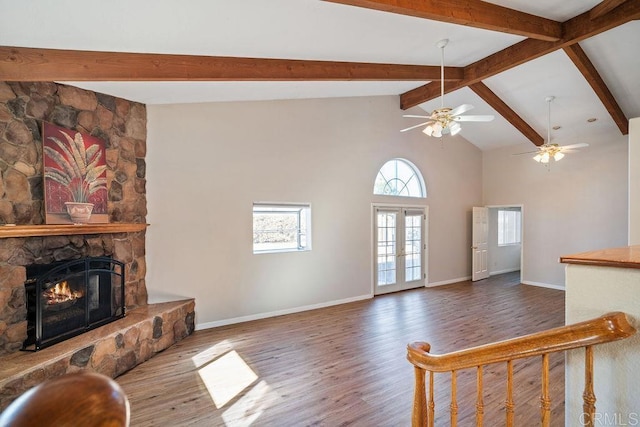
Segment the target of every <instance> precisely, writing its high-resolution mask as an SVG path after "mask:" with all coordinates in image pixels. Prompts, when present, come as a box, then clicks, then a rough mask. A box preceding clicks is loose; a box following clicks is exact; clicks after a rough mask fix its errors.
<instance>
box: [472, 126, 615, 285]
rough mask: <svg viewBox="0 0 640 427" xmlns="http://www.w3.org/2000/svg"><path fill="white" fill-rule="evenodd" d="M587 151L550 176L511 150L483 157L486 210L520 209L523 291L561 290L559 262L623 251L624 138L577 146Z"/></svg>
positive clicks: (520, 148)
mask: <svg viewBox="0 0 640 427" xmlns="http://www.w3.org/2000/svg"><path fill="white" fill-rule="evenodd" d="M581 141H582V142H587V143H589V144H590V146H589V147H587V148H584V149H581V150H580V151H577V152H574V153H571V154H567V155H566V157H565V158H564V159H563V160H562V161H560V162H558V163H553V164H551V169H550V170H547V169H546V168H545V167H544V166H542V165H540V164H538V163H536V162H534V161H533V160H532V159H531V157H532V156H529V155H518V156H514V155H512V154H513V153H520V152H522V151H526V150H527V149H528V148H531V147H523V146H515V147H508V148H504V149H499V150H494V151H488V152H485V153H483V154H484V157H483V158H484V161H483V162H484V167H483V187H484V203H485V204H486V205H523V245H524V246H523V265H522V270H521V271H522V273H521V274H522V280H523V282H525V283H531V284H540V285H551V286H554V287H563V286H564V267H563V266H562V265H561V264H559V263H558V259H559V257H560V256H561V255H566V254H572V253H576V252H581V251H586V250H593V249H598V248H606V247H616V246H624V245H626V243H627V189H628V183H627V161H628V154H627V137H625V136H623V135H619V136H617V137H614V138H611V137H600V136H599V135H597V134H592V135H588V136H585V137H584V138H581Z"/></svg>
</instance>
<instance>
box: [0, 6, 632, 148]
mask: <svg viewBox="0 0 640 427" xmlns="http://www.w3.org/2000/svg"><path fill="white" fill-rule="evenodd" d="M0 10H2V14H0V45H2V46H0V80H14V81H20V80H40V81H61V82H69V83H70V84H73V85H76V86H80V87H85V88H87V89H91V90H95V91H98V92H103V93H109V94H112V95H116V96H121V97H124V98H127V99H131V100H136V101H139V102H143V103H146V104H162V103H183V102H216V101H243V100H264V99H293V98H316V97H349V96H369V95H399V99H398V103H399V106H400V107H401V108H402V109H409V108H413V107H420V108H422V109H424V110H426V111H431V110H433V109H434V108H437V107H439V105H440V100H439V91H440V81H439V79H440V74H439V67H438V65H439V62H440V50H439V49H438V48H437V47H436V46H435V44H436V42H437V41H438V40H440V39H443V38H448V39H449V40H450V43H449V45H448V46H447V48H446V51H445V63H446V65H447V67H446V71H445V92H446V95H445V104H446V105H448V106H451V107H454V106H457V105H459V104H462V103H470V104H472V105H474V106H475V107H476V108H475V109H474V110H473V112H471V113H470V114H495V115H496V116H498V118H497V119H496V120H495V121H494V122H491V123H490V124H487V123H465V124H464V126H463V131H462V133H461V134H460V135H461V136H462V137H464V138H466V139H467V140H468V141H470V142H471V143H473V144H475V145H477V146H478V147H479V148H481V149H483V150H487V149H492V148H497V147H500V146H505V145H514V144H522V145H523V147H533V146H532V145H531V144H536V145H540V144H542V143H543V142H544V137H545V136H546V132H547V121H546V119H547V104H546V102H545V97H546V96H549V95H553V96H555V97H556V100H555V101H554V103H553V106H552V117H553V123H552V125H557V126H560V127H561V128H560V129H559V130H556V131H553V138H554V141H555V142H560V143H567V144H570V143H575V142H579V139H580V138H581V137H583V136H584V135H587V134H592V133H598V134H601V135H603V136H605V137H606V136H607V135H620V134H626V133H627V131H628V130H627V120H628V119H629V118H631V117H637V116H640V71H639V70H640V55H638V52H640V48H638V46H637V43H638V40H640V21H638V19H639V18H640V0H602V1H600V0H565V1H563V2H557V1H556V0H538V1H536V2H531V1H529V0H492V1H481V0H430V1H420V2H418V1H414V0H327V1H320V0H270V1H268V2H267V1H264V0H243V1H234V2H229V1H225V0H209V1H206V0H194V1H190V2H187V3H185V2H177V1H175V0H156V1H152V0H144V1H136V2H127V1H125V0H117V1H113V2H86V1H77V0H61V1H58V2H49V1H46V0H36V1H30V2H15V1H12V0H0ZM417 111H419V110H417ZM590 118H596V119H597V120H596V121H595V122H587V119H590ZM406 120H407V126H410V125H412V124H415V121H413V122H412V121H410V120H411V119H406ZM416 132H417V130H416ZM425 138H426V137H425ZM526 144H528V145H526Z"/></svg>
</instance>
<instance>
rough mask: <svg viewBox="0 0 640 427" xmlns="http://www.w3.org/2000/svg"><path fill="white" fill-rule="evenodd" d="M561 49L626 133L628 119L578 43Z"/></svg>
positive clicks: (621, 130)
mask: <svg viewBox="0 0 640 427" xmlns="http://www.w3.org/2000/svg"><path fill="white" fill-rule="evenodd" d="M563 49H564V51H565V53H566V54H567V56H568V57H569V58H570V59H571V61H573V63H574V64H575V66H576V67H577V68H578V70H580V72H581V73H582V75H583V76H584V78H585V79H586V80H587V82H588V83H589V85H590V86H591V88H592V89H593V91H594V92H595V93H596V95H598V98H600V101H602V104H603V105H604V107H605V108H606V109H607V111H608V112H609V114H610V115H611V118H612V119H613V121H614V122H616V125H618V128H619V129H620V132H622V134H623V135H627V134H628V133H629V120H628V119H627V117H626V116H625V114H624V112H623V111H622V108H620V105H618V102H617V101H616V99H615V97H614V96H613V94H612V93H611V91H610V90H609V88H608V87H607V84H606V83H605V82H604V80H603V79H602V77H601V76H600V73H598V70H597V69H596V67H595V66H594V65H593V63H592V62H591V60H590V59H589V57H588V56H587V54H586V53H585V51H584V50H583V49H582V47H580V45H579V44H578V43H576V44H573V45H571V46H566V47H564V48H563Z"/></svg>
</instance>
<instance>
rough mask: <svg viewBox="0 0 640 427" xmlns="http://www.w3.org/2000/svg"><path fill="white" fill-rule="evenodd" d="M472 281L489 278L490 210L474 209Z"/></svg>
mask: <svg viewBox="0 0 640 427" xmlns="http://www.w3.org/2000/svg"><path fill="white" fill-rule="evenodd" d="M471 234H472V240H473V245H472V246H471V251H472V254H471V259H472V266H471V280H473V281H476V280H480V279H486V278H487V277H489V209H488V208H484V207H474V208H473V230H472V232H471Z"/></svg>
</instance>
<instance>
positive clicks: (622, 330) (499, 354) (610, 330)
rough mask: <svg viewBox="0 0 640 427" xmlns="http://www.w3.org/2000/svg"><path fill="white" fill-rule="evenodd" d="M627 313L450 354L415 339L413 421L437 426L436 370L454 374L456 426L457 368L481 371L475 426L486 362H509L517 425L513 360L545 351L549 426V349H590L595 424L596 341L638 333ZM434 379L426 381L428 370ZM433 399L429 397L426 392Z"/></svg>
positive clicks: (509, 416)
mask: <svg viewBox="0 0 640 427" xmlns="http://www.w3.org/2000/svg"><path fill="white" fill-rule="evenodd" d="M635 332H636V330H635V328H634V327H633V326H632V325H631V324H630V323H629V321H628V319H627V317H626V314H625V313H620V312H614V313H608V314H605V315H604V316H601V317H598V318H596V319H592V320H588V321H585V322H581V323H576V324H573V325H567V326H562V327H559V328H554V329H549V330H546V331H543V332H538V333H535V334H530V335H525V336H522V337H518V338H513V339H509V340H505V341H499V342H495V343H491V344H486V345H481V346H478V347H473V348H469V349H465V350H460V351H454V352H451V353H446V354H440V355H437V354H430V353H429V351H430V350H431V345H430V344H428V343H425V342H414V343H411V344H409V345H408V346H407V359H408V360H409V362H411V363H412V364H413V366H414V372H415V390H414V401H413V412H412V417H411V422H412V426H414V427H418V426H420V427H422V426H429V427H433V425H434V415H435V401H434V373H436V372H439V373H441V372H450V373H451V404H450V415H451V426H455V425H456V424H457V412H458V404H457V402H456V393H457V390H456V381H457V380H456V378H457V372H458V371H460V370H462V369H471V368H475V369H476V370H477V373H476V376H477V380H476V383H477V398H476V425H477V426H482V423H483V419H484V403H483V398H482V382H483V377H482V373H483V367H484V366H485V365H489V364H493V363H501V362H506V363H507V380H506V381H507V393H506V395H507V396H506V400H505V413H506V420H505V425H506V426H508V427H511V426H513V423H514V412H515V404H514V400H513V361H514V360H516V359H524V358H530V357H534V356H542V390H541V395H540V402H541V404H540V408H541V420H540V421H541V425H542V426H545V427H546V426H549V424H550V417H551V410H550V409H551V399H550V397H549V354H551V353H556V352H561V351H566V350H571V349H576V348H582V347H584V348H585V389H584V393H583V402H584V405H583V412H584V414H583V417H584V420H585V423H584V424H583V425H587V426H592V425H593V420H594V416H595V401H596V398H595V395H594V391H593V346H594V345H598V344H603V343H607V342H611V341H616V340H620V339H623V338H628V337H630V336H632V335H633V334H635ZM427 371H428V372H429V381H428V384H427V382H426V372H427ZM427 389H428V390H429V393H428V400H427V392H426V390H427Z"/></svg>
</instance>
